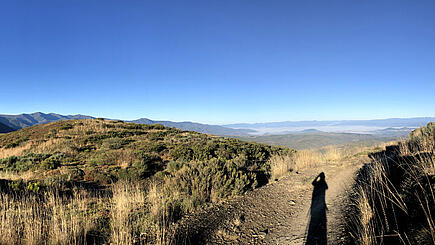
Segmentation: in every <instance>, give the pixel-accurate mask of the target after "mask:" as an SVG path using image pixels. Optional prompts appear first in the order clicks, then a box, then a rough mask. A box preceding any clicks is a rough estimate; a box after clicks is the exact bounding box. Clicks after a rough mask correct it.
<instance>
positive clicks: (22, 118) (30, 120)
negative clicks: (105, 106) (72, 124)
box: [0, 112, 93, 130]
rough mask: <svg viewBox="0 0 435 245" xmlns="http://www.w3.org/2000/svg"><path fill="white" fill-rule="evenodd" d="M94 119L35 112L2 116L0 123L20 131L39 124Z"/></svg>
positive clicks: (0, 116)
mask: <svg viewBox="0 0 435 245" xmlns="http://www.w3.org/2000/svg"><path fill="white" fill-rule="evenodd" d="M92 118H93V117H90V116H84V115H67V116H64V115H60V114H56V113H49V114H46V113H42V112H35V113H31V114H20V115H0V123H3V124H5V125H6V126H8V127H10V128H12V129H14V130H18V129H21V128H26V127H30V126H33V125H37V124H45V123H50V122H56V121H59V120H72V119H92Z"/></svg>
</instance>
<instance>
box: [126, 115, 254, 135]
mask: <svg viewBox="0 0 435 245" xmlns="http://www.w3.org/2000/svg"><path fill="white" fill-rule="evenodd" d="M129 122H132V123H137V124H155V123H159V124H162V125H163V126H166V127H173V128H179V129H182V130H187V131H196V132H199V133H205V134H214V135H221V136H243V135H249V134H250V133H254V132H255V130H252V129H233V128H227V127H223V126H218V125H209V124H201V123H194V122H171V121H153V120H150V119H147V118H141V119H137V120H133V121H129Z"/></svg>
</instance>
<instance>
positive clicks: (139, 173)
mask: <svg viewBox="0 0 435 245" xmlns="http://www.w3.org/2000/svg"><path fill="white" fill-rule="evenodd" d="M292 153H293V151H292V150H290V149H288V148H284V147H272V146H267V145H263V144H255V143H247V142H243V141H241V140H237V139H226V138H221V137H216V136H210V135H204V134H200V133H195V132H187V131H181V130H178V129H175V128H167V127H164V126H162V125H158V124H157V125H138V124H133V123H124V122H122V121H108V120H103V119H96V120H91V119H89V120H71V121H59V122H55V123H50V124H45V125H38V126H33V127H30V128H25V129H22V130H19V131H16V132H12V133H8V134H3V135H0V172H1V173H2V177H3V178H4V179H5V180H3V182H2V183H1V185H0V188H1V198H2V206H1V207H0V217H1V218H0V234H1V235H0V243H1V244H22V243H25V244H39V243H40V241H50V243H55V244H59V243H60V244H62V243H63V244H67V243H83V241H88V242H89V241H92V242H96V243H103V242H112V243H115V244H133V243H166V242H167V240H168V236H169V234H168V232H169V230H168V228H169V226H170V224H171V223H173V222H175V221H177V220H178V219H179V218H180V217H182V216H183V215H184V214H185V213H187V212H191V211H193V210H195V209H197V208H198V207H201V206H202V205H204V204H205V203H212V202H219V201H220V200H223V199H225V198H227V197H230V196H233V195H239V194H242V193H244V192H246V191H247V190H251V189H253V188H256V187H258V186H261V185H264V184H265V183H267V181H268V179H269V177H270V175H271V167H270V162H269V160H270V158H271V156H272V155H291V154H292ZM8 176H9V178H8ZM17 176H26V178H25V179H24V178H19V177H17ZM30 220H34V221H35V222H33V223H32V222H30ZM11 224H17V225H15V226H11ZM71 229H73V230H71ZM28 230H33V231H35V232H33V233H28V232H27V231H28ZM28 236H32V237H28Z"/></svg>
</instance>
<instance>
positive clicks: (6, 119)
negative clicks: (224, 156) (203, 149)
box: [0, 112, 255, 136]
mask: <svg viewBox="0 0 435 245" xmlns="http://www.w3.org/2000/svg"><path fill="white" fill-rule="evenodd" d="M76 119H95V118H94V117H91V116H85V115H60V114H56V113H48V114H46V113H42V112H36V113H31V114H20V115H0V123H1V124H4V125H6V126H7V127H9V128H11V129H12V130H9V131H4V132H10V131H14V130H18V129H22V128H27V127H30V126H33V125H39V124H45V123H50V122H57V121H61V120H76ZM130 122H132V123H137V124H148V125H149V124H162V125H163V126H166V127H174V128H178V129H181V130H187V131H195V132H199V133H205V134H214V135H220V136H236V135H248V134H249V133H252V132H255V130H250V129H232V128H227V127H222V126H218V125H209V124H201V123H194V122H171V121H153V120H150V119H147V118H141V119H137V120H133V121H130ZM1 132H2V131H0V133H1Z"/></svg>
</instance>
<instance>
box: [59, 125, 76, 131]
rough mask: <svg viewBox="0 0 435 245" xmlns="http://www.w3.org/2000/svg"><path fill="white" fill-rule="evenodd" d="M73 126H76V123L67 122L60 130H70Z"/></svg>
mask: <svg viewBox="0 0 435 245" xmlns="http://www.w3.org/2000/svg"><path fill="white" fill-rule="evenodd" d="M73 128H74V125H72V124H66V125H63V126H61V127H60V128H59V129H60V130H69V129H73Z"/></svg>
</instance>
